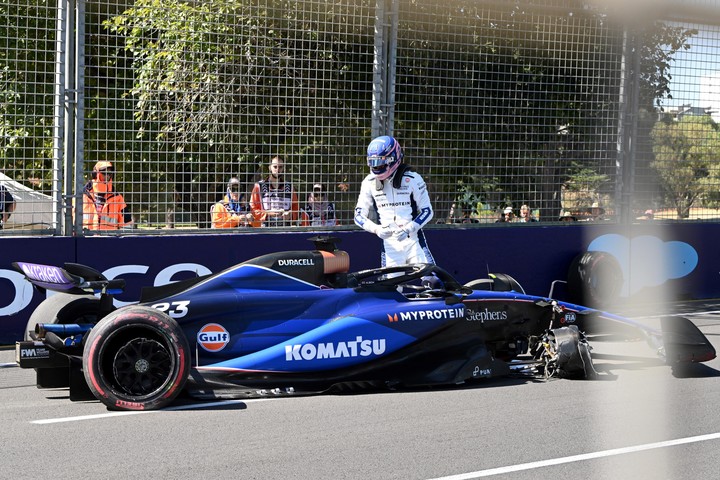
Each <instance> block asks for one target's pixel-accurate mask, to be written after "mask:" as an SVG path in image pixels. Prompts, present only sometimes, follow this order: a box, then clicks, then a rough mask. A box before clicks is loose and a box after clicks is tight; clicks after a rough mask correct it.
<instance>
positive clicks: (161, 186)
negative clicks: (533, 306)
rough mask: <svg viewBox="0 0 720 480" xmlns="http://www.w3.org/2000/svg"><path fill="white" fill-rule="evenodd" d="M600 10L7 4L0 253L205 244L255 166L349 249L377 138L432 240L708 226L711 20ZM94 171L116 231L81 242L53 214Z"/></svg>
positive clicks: (576, 6) (1, 60) (563, 4)
mask: <svg viewBox="0 0 720 480" xmlns="http://www.w3.org/2000/svg"><path fill="white" fill-rule="evenodd" d="M618 8H619V7H618V3H617V2H602V1H597V2H594V1H586V2H580V1H575V0H518V1H514V2H506V1H492V0H485V1H482V0H480V1H477V0H465V1H460V0H451V1H444V2H440V1H437V0H377V1H375V0H373V1H370V0H336V1H324V0H317V1H305V0H303V1H301V0H296V1H292V0H282V1H281V0H253V1H236V0H235V1H232V0H213V1H207V2H181V1H175V0H136V1H134V2H133V1H130V0H115V1H88V2H83V1H77V2H76V1H63V0H59V1H58V3H57V4H54V3H53V4H48V3H46V2H44V1H38V0H9V2H6V4H5V5H4V6H0V10H2V15H0V42H2V47H3V48H2V49H0V52H1V53H0V113H1V115H0V165H1V168H0V173H1V174H2V176H0V184H2V185H3V186H4V187H5V188H6V189H7V190H9V191H10V193H12V195H13V197H14V198H15V204H16V206H15V212H14V213H13V214H12V215H11V216H10V218H9V219H8V220H7V221H6V222H5V224H4V229H3V230H2V232H0V233H1V234H4V235H7V234H11V235H18V234H19V235H24V234H55V235H83V234H111V235H112V234H118V233H121V234H123V235H125V234H138V233H142V234H148V233H158V234H164V233H177V232H180V231H182V232H189V233H201V232H217V230H214V229H211V228H210V222H211V215H210V212H211V208H212V207H213V205H214V204H215V202H217V201H218V200H220V199H221V198H222V197H223V195H224V194H225V191H226V188H227V183H228V180H229V178H230V177H231V176H236V177H237V178H238V179H239V181H240V183H241V186H242V187H241V188H242V191H243V193H244V200H245V201H248V200H249V197H250V192H251V190H252V188H253V185H254V184H255V182H256V181H258V180H259V179H261V178H262V177H264V176H267V175H268V173H269V169H268V166H269V163H270V160H271V159H272V158H273V157H274V156H281V157H282V158H284V160H285V162H286V167H287V168H286V178H287V179H288V180H289V181H291V182H292V184H293V186H294V189H295V191H296V193H297V195H298V197H299V201H300V206H301V208H303V209H307V206H306V205H307V199H308V196H309V195H310V194H311V193H312V190H313V186H314V185H315V184H321V185H322V187H323V189H324V190H325V191H326V194H327V199H326V200H327V201H329V202H332V203H333V204H334V205H335V210H336V215H337V218H338V225H337V226H323V227H320V228H322V229H329V230H332V229H345V228H354V227H353V209H354V205H355V201H356V199H357V194H358V191H359V185H360V182H361V180H362V178H364V176H365V175H367V173H368V168H367V166H366V163H365V149H366V147H367V144H368V143H369V141H370V139H371V138H373V137H374V136H377V135H383V134H391V135H394V136H395V137H396V138H398V140H399V141H400V143H401V144H402V145H403V147H404V149H405V155H406V157H405V158H406V162H407V163H409V164H410V165H412V166H413V167H415V168H416V169H417V170H418V171H419V172H420V173H421V174H422V175H423V177H424V178H425V180H426V181H427V183H428V186H429V191H430V194H431V199H432V202H433V207H434V210H435V218H434V220H433V223H434V224H435V223H443V224H446V225H450V224H451V226H449V227H447V228H453V227H452V225H462V226H463V228H467V227H468V226H471V227H472V226H476V225H477V226H478V227H482V226H484V225H486V224H494V223H495V221H496V220H497V219H498V217H499V214H500V213H501V212H502V210H503V209H505V208H506V207H511V208H512V209H513V210H514V212H515V214H516V215H517V214H518V213H519V208H520V206H521V205H523V204H527V205H529V206H530V209H531V211H532V212H533V215H534V216H535V217H536V218H537V219H538V220H540V221H541V222H556V221H559V218H560V216H561V215H562V214H566V215H569V216H572V217H574V218H575V219H578V220H600V219H604V220H606V221H609V222H619V223H631V222H635V221H645V219H646V218H647V216H646V212H652V216H653V217H654V219H655V220H667V221H681V220H682V221H688V220H700V221H717V218H718V217H720V215H719V214H718V212H720V210H718V208H719V207H720V193H718V192H720V188H719V187H720V150H718V148H719V147H720V133H718V127H717V123H716V121H718V120H720V51H719V50H718V47H720V27H719V26H718V24H720V2H715V1H713V2H711V1H701V0H697V1H695V2H681V1H670V0H666V1H659V2H639V3H638V5H636V8H635V9H634V10H632V11H625V10H619V9H618ZM97 162H111V163H112V164H113V165H114V168H115V170H116V173H115V177H114V185H113V188H114V190H115V191H117V192H119V193H121V194H122V195H123V196H124V199H125V202H126V203H127V211H129V212H130V213H131V215H132V218H133V223H132V226H129V227H126V228H122V229H120V230H101V231H95V230H87V229H83V217H82V211H81V209H80V208H78V209H74V208H73V206H74V204H75V203H77V204H78V205H80V203H81V202H82V197H83V187H84V186H85V185H86V184H87V182H89V181H90V180H91V171H92V168H93V166H94V165H95V164H96V163H97ZM593 207H597V208H596V209H593ZM595 215H599V217H597V218H596V217H595ZM290 227H292V228H298V229H302V228H318V227H303V223H302V222H301V221H299V220H298V221H296V222H293V224H292V225H286V226H284V227H279V228H282V229H285V228H290ZM240 228H254V227H240ZM267 228H276V227H267Z"/></svg>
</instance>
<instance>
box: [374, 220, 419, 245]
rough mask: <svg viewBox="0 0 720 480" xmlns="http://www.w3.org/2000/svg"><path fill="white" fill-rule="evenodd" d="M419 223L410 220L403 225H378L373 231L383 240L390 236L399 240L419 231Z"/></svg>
mask: <svg viewBox="0 0 720 480" xmlns="http://www.w3.org/2000/svg"><path fill="white" fill-rule="evenodd" d="M418 228H419V227H418V224H417V223H415V222H409V223H407V224H405V225H403V226H402V227H398V226H397V225H394V224H393V225H385V226H382V225H376V226H375V227H374V228H373V230H372V233H374V234H375V235H377V236H378V237H380V238H381V239H382V240H387V239H388V238H390V237H393V236H394V237H395V238H396V239H397V240H399V241H401V242H402V241H403V240H405V239H406V238H408V237H409V236H411V235H412V234H413V233H415V232H417V231H418Z"/></svg>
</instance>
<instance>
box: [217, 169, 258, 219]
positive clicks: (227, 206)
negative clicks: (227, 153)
mask: <svg viewBox="0 0 720 480" xmlns="http://www.w3.org/2000/svg"><path fill="white" fill-rule="evenodd" d="M244 198H245V196H244V195H243V194H241V193H240V180H238V178H237V177H231V178H230V180H229V181H228V184H227V189H226V191H225V196H224V197H223V198H222V200H220V201H219V202H217V203H216V204H215V205H213V206H212V209H211V212H210V213H211V222H212V223H211V224H210V228H237V227H249V226H253V225H252V222H253V220H254V218H253V215H252V213H250V209H249V207H248V206H247V204H246V203H245V202H244Z"/></svg>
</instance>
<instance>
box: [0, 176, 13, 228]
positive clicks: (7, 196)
mask: <svg viewBox="0 0 720 480" xmlns="http://www.w3.org/2000/svg"><path fill="white" fill-rule="evenodd" d="M15 205H16V204H15V198H14V197H13V196H12V193H10V191H9V190H8V189H7V188H5V185H2V184H0V230H1V229H2V228H3V226H4V225H5V223H6V222H7V221H8V220H9V219H10V215H11V214H12V213H13V212H14V211H15Z"/></svg>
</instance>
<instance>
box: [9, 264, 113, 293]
mask: <svg viewBox="0 0 720 480" xmlns="http://www.w3.org/2000/svg"><path fill="white" fill-rule="evenodd" d="M12 267H13V268H14V269H15V270H17V271H18V272H20V273H22V274H23V275H25V278H26V279H27V280H28V281H29V282H30V283H32V284H33V285H34V286H35V287H37V288H39V289H41V291H44V290H52V291H54V292H60V293H69V294H74V295H85V294H88V293H90V294H96V293H102V294H108V295H115V294H118V293H122V291H123V289H124V288H125V280H123V279H122V278H117V279H113V280H108V279H107V278H106V277H105V275H103V274H102V273H100V272H99V271H97V270H95V269H94V268H92V267H88V266H87V265H82V264H79V263H65V264H64V265H63V267H64V268H60V267H56V266H53V265H41V264H38V263H28V262H14V263H13V264H12Z"/></svg>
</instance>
